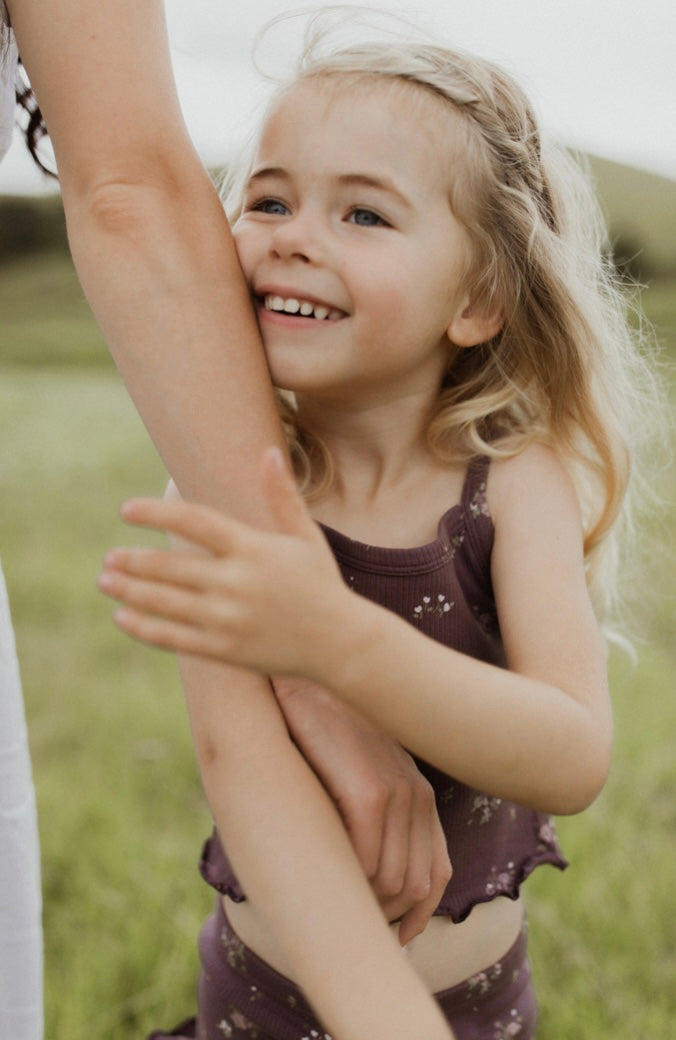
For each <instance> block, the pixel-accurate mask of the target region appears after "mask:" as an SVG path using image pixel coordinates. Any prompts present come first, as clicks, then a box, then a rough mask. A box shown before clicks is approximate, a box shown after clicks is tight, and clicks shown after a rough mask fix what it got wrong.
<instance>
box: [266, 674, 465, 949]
mask: <svg viewBox="0 0 676 1040" xmlns="http://www.w3.org/2000/svg"><path fill="white" fill-rule="evenodd" d="M273 686H274V689H275V694H276V696H277V700H278V701H279V703H280V706H281V708H282V711H283V713H284V717H285V719H286V723H287V725H288V727H289V731H290V733H291V735H292V737H293V738H294V741H295V742H296V744H297V745H298V747H299V748H300V750H301V752H302V754H303V756H304V758H305V759H306V760H307V761H308V762H309V764H310V765H311V766H312V768H313V769H314V771H315V773H316V774H317V776H318V777H319V779H320V780H321V782H322V784H323V786H324V787H325V789H326V790H327V791H328V793H329V794H330V795H331V798H332V799H333V801H334V802H335V804H336V806H337V808H338V811H339V812H340V815H341V817H342V819H343V823H344V824H345V829H346V830H347V832H348V834H349V835H350V841H351V842H352V846H353V848H354V850H355V852H356V854H357V857H358V859H359V862H360V864H361V867H362V869H363V871H364V873H365V874H366V876H367V877H368V879H369V881H370V882H371V887H372V889H373V892H374V894H375V896H376V897H377V899H378V901H379V903H380V905H381V907H382V910H383V913H384V914H385V916H386V917H387V919H388V921H400V922H401V923H400V925H399V941H400V942H401V944H402V945H403V946H405V945H406V943H408V942H410V941H411V939H413V938H415V936H416V935H419V934H420V932H422V931H423V930H424V929H425V927H426V925H427V922H428V921H429V919H430V917H431V915H432V914H433V912H434V910H435V909H436V908H437V906H438V905H439V900H440V899H441V897H442V895H443V892H444V889H445V888H446V885H447V884H448V882H449V880H450V877H451V864H450V861H449V858H448V851H447V847H446V840H445V838H444V834H443V831H442V829H441V824H440V823H439V817H438V815H437V810H436V804H435V800H434V792H433V790H432V788H431V786H430V784H429V783H428V782H427V780H426V779H425V778H424V777H423V776H422V774H421V773H420V771H419V770H418V768H417V766H416V764H415V762H414V761H413V759H412V758H411V756H410V755H409V754H408V753H407V752H406V751H405V750H404V749H403V748H402V747H401V745H400V744H398V743H397V742H396V741H394V740H392V738H391V737H388V736H387V735H386V734H385V733H383V732H382V731H381V730H380V729H378V728H377V727H376V726H374V725H373V723H371V722H369V721H368V719H366V718H364V716H363V715H362V714H361V712H359V711H357V710H356V709H355V708H352V707H350V706H349V705H347V704H345V703H344V702H342V701H341V700H339V699H338V698H337V697H335V696H334V695H333V694H332V693H330V692H329V691H328V690H326V689H324V688H323V687H319V686H316V685H315V684H314V683H310V682H307V681H305V680H302V679H293V678H286V679H275V680H274V681H273Z"/></svg>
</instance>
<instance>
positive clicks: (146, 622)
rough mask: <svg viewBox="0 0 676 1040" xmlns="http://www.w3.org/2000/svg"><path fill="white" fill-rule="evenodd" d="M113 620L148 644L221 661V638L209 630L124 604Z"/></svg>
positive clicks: (127, 632)
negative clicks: (169, 619) (155, 615)
mask: <svg viewBox="0 0 676 1040" xmlns="http://www.w3.org/2000/svg"><path fill="white" fill-rule="evenodd" d="M113 620H114V622H115V624H116V625H117V627H118V628H119V629H120V630H121V631H122V632H125V633H126V634H127V635H128V636H131V637H132V638H133V639H137V640H138V641H139V642H141V643H146V644H148V645H149V646H154V647H157V648H158V649H160V650H175V651H176V652H177V653H182V654H193V655H196V656H198V657H211V658H215V659H216V660H223V646H222V640H221V639H220V638H219V637H218V636H217V635H216V634H215V633H213V632H208V631H203V630H200V629H195V628H193V627H192V626H190V625H183V624H181V623H180V622H178V621H168V620H167V619H166V618H160V617H153V616H150V615H148V614H143V613H141V612H140V611H137V610H134V608H133V607H126V606H125V607H121V608H120V609H119V610H116V611H115V614H114V615H113Z"/></svg>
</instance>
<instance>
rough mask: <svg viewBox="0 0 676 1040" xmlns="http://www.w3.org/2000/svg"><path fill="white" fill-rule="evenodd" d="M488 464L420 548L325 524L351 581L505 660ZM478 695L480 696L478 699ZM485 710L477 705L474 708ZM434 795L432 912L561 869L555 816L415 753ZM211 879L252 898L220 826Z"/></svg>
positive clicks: (208, 872)
mask: <svg viewBox="0 0 676 1040" xmlns="http://www.w3.org/2000/svg"><path fill="white" fill-rule="evenodd" d="M488 468H489V460H488V459H485V458H479V459H476V460H474V461H473V462H472V463H471V464H470V466H469V468H468V471H467V476H466V479H465V484H464V488H463V492H462V498H461V501H460V502H459V503H458V505H456V506H453V507H452V508H451V509H449V510H448V512H447V513H445V514H444V516H443V517H442V518H441V520H440V522H439V528H438V536H437V539H436V540H435V541H433V542H430V543H429V544H428V545H423V546H420V547H418V548H414V549H387V548H380V547H377V546H371V545H365V544H363V543H361V542H355V541H353V540H352V539H351V538H347V537H346V536H345V535H342V534H340V533H339V532H338V531H333V530H332V529H331V528H327V527H324V533H325V534H326V537H327V539H328V541H329V544H330V546H331V548H332V550H333V552H334V554H335V557H336V559H337V561H338V564H339V565H340V569H341V571H342V574H343V577H344V579H345V581H346V582H347V583H348V585H350V586H351V588H353V589H354V591H355V592H357V593H358V594H359V595H362V596H366V597H367V598H368V599H371V600H373V601H374V602H376V603H379V604H381V605H382V606H384V607H387V608H388V609H389V610H392V611H394V612H395V613H396V614H399V615H400V616H401V617H402V618H404V619H405V620H406V621H409V622H410V623H411V624H412V625H415V626H416V627H418V628H420V630H421V631H422V632H424V633H425V634H426V635H428V636H431V637H432V638H433V639H436V640H438V641H439V642H440V643H443V644H444V645H445V646H448V647H452V648H453V649H455V650H459V651H461V652H462V653H465V654H469V655H470V656H471V657H475V658H477V659H478V660H481V661H487V662H489V663H491V664H495V665H499V666H503V667H504V664H505V659H504V652H503V648H502V642H501V639H500V631H499V627H498V619H497V613H496V609H495V602H494V598H493V589H492V584H491V568H490V562H491V551H492V548H493V534H494V531H493V522H492V520H491V516H490V513H489V511H488V504H487V501H486V480H487V476H488ZM479 698H480V694H477V700H479ZM477 710H478V711H480V710H481V708H480V705H478V706H477ZM416 762H417V765H418V767H419V769H420V771H421V772H422V773H423V774H424V776H425V777H426V778H427V779H428V780H429V782H430V783H431V785H432V787H433V788H434V792H435V795H436V802H437V810H438V813H439V818H440V820H441V825H442V827H443V829H444V833H445V835H446V839H447V842H448V849H449V854H450V857H451V862H452V863H453V877H452V878H451V881H450V882H449V884H448V886H447V888H446V890H445V892H444V895H443V897H442V899H441V902H440V903H439V906H438V907H437V909H436V911H435V913H436V914H440V915H447V916H450V917H451V918H452V919H453V920H454V921H456V922H459V921H463V920H464V919H465V918H466V917H467V915H468V914H469V912H470V910H471V909H472V907H473V906H475V905H476V904H477V903H485V902H488V901H489V900H491V899H493V898H494V897H495V896H498V895H502V896H509V897H510V898H512V899H516V898H517V896H518V894H519V886H520V884H521V882H522V881H524V880H525V878H526V877H528V875H529V874H530V873H531V871H532V870H533V869H534V868H535V867H537V866H539V865H540V864H541V863H552V864H554V865H555V866H557V867H560V868H562V869H563V868H564V867H565V866H566V865H567V864H566V860H565V859H564V857H563V855H562V853H561V850H560V848H559V845H558V842H557V838H556V832H555V830H554V825H553V822H552V819H551V817H550V816H548V815H547V814H545V813H541V812H536V811H535V810H533V809H528V808H525V807H524V806H521V805H516V804H514V803H513V802H507V801H505V800H504V799H502V798H494V797H492V796H491V795H489V794H485V793H483V792H481V791H477V790H474V789H473V788H471V787H467V786H466V784H463V783H460V782H459V781H457V780H454V779H453V778H452V777H450V776H447V775H446V774H445V773H442V772H441V771H440V770H438V769H435V768H434V767H433V766H430V765H428V764H427V763H426V762H423V761H421V760H420V759H416ZM200 869H201V872H202V876H203V877H204V879H205V880H206V881H207V882H208V883H209V884H210V885H212V886H213V887H214V888H216V889H217V890H218V891H219V892H222V893H224V894H227V895H229V896H230V897H231V898H232V899H234V900H236V901H237V902H241V901H242V900H243V899H244V898H245V897H244V893H243V892H242V889H241V887H240V885H239V883H238V881H237V879H236V877H235V875H234V873H233V870H232V867H231V866H230V862H229V860H228V858H227V856H226V854H225V852H224V850H223V847H222V845H221V842H220V839H219V837H218V834H217V833H216V831H214V833H213V835H212V836H211V838H210V839H209V840H208V841H207V843H206V844H205V846H204V851H203V854H202V861H201V866H200Z"/></svg>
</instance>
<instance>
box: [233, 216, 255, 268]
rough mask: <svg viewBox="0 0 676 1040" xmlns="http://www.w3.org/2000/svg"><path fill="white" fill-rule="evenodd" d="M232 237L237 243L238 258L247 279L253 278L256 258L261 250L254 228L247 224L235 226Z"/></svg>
mask: <svg viewBox="0 0 676 1040" xmlns="http://www.w3.org/2000/svg"><path fill="white" fill-rule="evenodd" d="M232 237H233V240H234V243H235V250H236V252H237V257H238V259H239V262H240V264H241V266H242V270H243V271H244V276H245V278H247V279H249V278H251V276H252V274H253V268H254V264H255V261H256V256H257V255H258V252H259V250H257V248H256V235H255V233H253V230H252V228H247V227H246V225H245V224H239V223H238V224H235V226H234V227H233V229H232Z"/></svg>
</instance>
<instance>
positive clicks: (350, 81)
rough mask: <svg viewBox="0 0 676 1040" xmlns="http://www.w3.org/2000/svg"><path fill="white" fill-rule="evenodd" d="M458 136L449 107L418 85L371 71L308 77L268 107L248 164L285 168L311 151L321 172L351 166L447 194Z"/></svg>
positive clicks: (460, 129) (459, 125) (457, 120)
mask: <svg viewBox="0 0 676 1040" xmlns="http://www.w3.org/2000/svg"><path fill="white" fill-rule="evenodd" d="M465 132H466V130H465V125H464V120H463V119H462V117H461V116H460V115H459V113H458V111H457V109H456V108H455V107H454V106H453V105H452V103H451V102H449V101H447V100H446V99H444V98H442V97H440V96H439V95H437V94H436V93H435V92H434V91H432V90H431V89H428V88H426V87H424V86H422V85H420V84H415V83H411V82H410V81H405V80H403V79H396V78H394V77H390V76H384V75H378V74H370V75H369V74H345V73H342V74H338V73H336V74H324V75H315V76H311V77H307V78H305V79H301V80H299V81H298V82H296V83H295V84H293V85H292V86H291V87H290V88H288V89H287V90H285V91H284V92H283V93H282V94H281V96H280V97H279V98H277V99H276V101H275V102H274V103H273V105H272V106H271V108H270V110H269V112H268V116H267V118H266V120H265V122H264V124H263V128H262V133H261V137H260V141H259V145H258V149H257V155H256V160H255V164H256V165H259V164H260V163H263V164H267V163H268V162H271V161H272V160H273V159H274V160H275V162H276V163H278V164H279V165H283V166H286V165H287V163H293V161H294V158H296V157H298V156H299V154H300V152H301V151H302V154H303V155H305V156H306V155H307V154H308V152H310V153H312V155H313V164H315V165H317V166H323V167H325V168H326V170H327V172H328V171H329V170H330V169H331V168H334V169H335V168H337V167H347V166H355V164H356V166H357V167H360V166H363V167H364V169H365V170H367V169H368V170H369V171H370V170H372V169H374V168H375V169H379V170H380V171H381V172H382V173H388V174H389V175H395V176H397V177H399V178H403V179H404V180H409V181H410V182H411V184H413V183H416V182H419V183H420V187H421V190H422V191H428V190H430V188H431V187H437V188H440V189H441V190H443V191H444V194H446V195H449V194H451V193H452V182H453V179H454V172H455V173H457V168H458V158H459V156H460V155H461V154H462V150H463V149H462V141H463V138H464V135H465ZM285 159H286V161H285Z"/></svg>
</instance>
